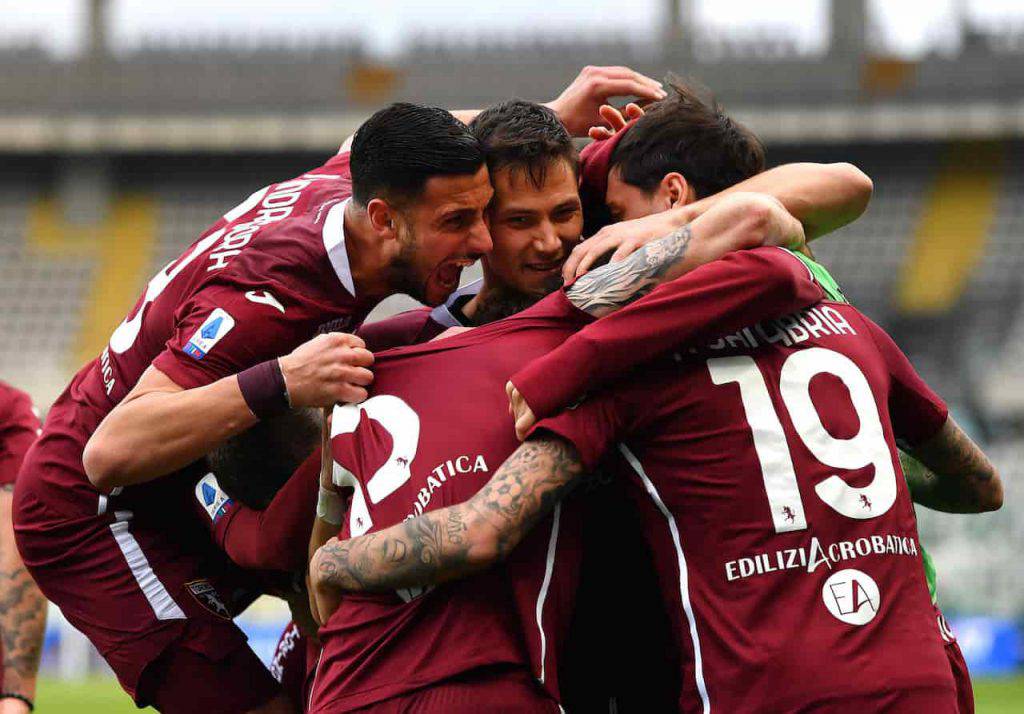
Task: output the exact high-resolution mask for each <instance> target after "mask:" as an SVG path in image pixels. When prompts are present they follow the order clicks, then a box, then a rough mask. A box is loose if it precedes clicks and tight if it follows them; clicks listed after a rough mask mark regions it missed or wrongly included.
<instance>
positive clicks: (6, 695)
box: [0, 692, 36, 712]
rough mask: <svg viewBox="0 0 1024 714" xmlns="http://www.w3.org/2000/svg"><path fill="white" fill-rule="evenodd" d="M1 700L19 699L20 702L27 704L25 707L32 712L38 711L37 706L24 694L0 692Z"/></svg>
mask: <svg viewBox="0 0 1024 714" xmlns="http://www.w3.org/2000/svg"><path fill="white" fill-rule="evenodd" d="M0 699H17V700H18V701H22V702H25V706H27V707H28V710H29V711H30V712H33V711H35V710H36V705H35V704H34V703H33V702H32V700H31V699H29V698H28V697H26V696H25V695H24V694H18V693H17V692H0Z"/></svg>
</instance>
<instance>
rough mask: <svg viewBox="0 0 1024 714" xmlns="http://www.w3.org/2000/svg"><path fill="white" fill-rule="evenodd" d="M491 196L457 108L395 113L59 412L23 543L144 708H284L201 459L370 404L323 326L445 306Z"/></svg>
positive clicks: (155, 303)
mask: <svg viewBox="0 0 1024 714" xmlns="http://www.w3.org/2000/svg"><path fill="white" fill-rule="evenodd" d="M350 164H351V170H350ZM490 195H491V188H490V183H489V182H488V178H487V169H486V166H485V165H484V163H483V154H482V153H481V151H480V148H479V144H478V142H477V141H476V139H475V138H474V137H473V136H472V135H471V134H469V132H468V131H467V130H466V129H465V127H464V125H462V124H461V123H460V122H458V121H457V120H456V119H455V118H453V117H452V116H451V115H450V114H449V113H447V112H445V111H443V110H439V109H430V108H425V107H417V106H414V105H407V104H399V105H393V106H391V107H389V108H387V109H384V110H381V111H380V112H378V113H377V114H375V115H374V116H373V117H371V118H370V119H369V120H367V122H366V123H364V124H363V126H362V127H361V128H360V130H359V132H357V134H356V136H355V138H354V140H353V142H352V149H351V153H348V152H346V153H342V154H339V155H338V156H337V157H335V158H333V159H331V161H329V162H328V163H327V164H326V165H325V166H324V167H322V168H321V169H319V170H317V171H315V172H311V173H307V174H304V175H303V176H301V177H299V178H297V179H294V180H292V181H286V182H283V183H280V184H275V185H272V186H270V187H268V188H266V189H263V190H261V191H258V192H256V193H255V194H253V196H252V197H250V198H249V199H247V200H246V201H245V202H244V203H243V204H242V205H240V206H239V207H237V208H235V209H233V210H232V211H229V212H228V213H227V214H226V215H225V217H224V218H223V219H222V220H221V221H219V222H218V223H217V224H215V225H214V226H213V227H212V228H211V229H210V231H208V233H207V234H205V235H204V236H203V237H202V238H201V239H200V240H199V241H198V242H197V243H196V244H194V245H193V246H192V247H190V248H189V249H188V250H187V251H186V252H185V253H184V254H183V255H182V257H181V258H179V259H178V260H176V261H174V262H173V263H171V264H170V265H169V266H168V267H167V268H166V269H165V270H163V271H161V272H160V273H159V274H158V275H157V276H156V277H155V278H154V279H153V280H152V281H150V283H149V286H148V287H147V289H146V292H145V294H144V295H143V296H142V297H141V298H140V300H139V302H138V303H137V304H136V306H135V308H134V309H133V310H132V312H131V313H130V314H129V316H128V317H127V318H126V319H125V321H124V322H123V323H122V324H121V325H120V326H119V327H118V328H117V329H116V330H115V331H114V334H113V335H112V337H111V340H110V344H109V346H108V347H107V348H106V349H105V350H104V352H103V354H102V355H101V356H100V357H99V358H97V359H96V360H95V361H93V362H92V363H90V364H89V365H87V366H86V367H84V368H83V369H82V370H81V371H80V372H79V373H78V375H76V377H75V378H74V380H73V381H72V383H71V385H70V386H69V387H68V389H67V390H66V391H65V392H64V394H63V395H61V397H60V398H59V399H58V400H57V402H56V404H55V405H54V407H53V408H52V409H51V412H50V415H49V418H48V420H47V424H46V427H45V428H44V431H43V434H42V436H41V438H40V441H39V444H38V446H37V448H35V449H33V451H32V453H31V454H30V455H29V457H28V458H27V459H26V462H25V465H24V468H23V470H22V476H21V478H20V479H19V483H18V486H17V489H16V491H15V499H14V500H15V504H14V507H15V532H16V537H17V540H18V546H19V550H20V551H21V553H22V556H23V557H24V559H25V564H26V566H27V567H28V568H29V571H30V572H31V573H32V574H33V577H34V578H35V579H36V582H37V583H39V586H40V589H41V590H42V591H43V593H44V594H45V595H46V596H47V597H48V598H49V599H50V600H51V601H53V602H55V603H56V604H57V605H58V606H60V607H61V609H62V610H63V612H64V614H65V615H66V616H67V617H68V619H69V621H71V623H72V624H74V625H75V626H76V627H77V628H78V629H80V630H82V631H83V632H84V633H85V634H86V635H87V636H88V637H89V638H90V640H91V641H92V642H93V643H94V644H95V645H96V646H97V648H98V649H99V651H100V652H101V654H102V655H103V656H104V658H105V659H106V660H107V662H108V663H109V664H110V665H111V667H112V668H113V669H114V671H115V673H116V674H117V675H118V679H119V681H120V683H121V685H122V686H123V687H124V688H125V690H126V691H128V692H129V693H130V694H131V695H132V696H133V697H134V698H135V699H136V702H137V703H139V704H147V703H153V704H154V705H156V706H157V707H158V708H160V709H162V710H163V711H184V710H192V709H194V708H195V707H197V706H200V707H206V706H208V707H211V708H213V710H216V708H217V707H221V708H223V707H224V706H227V705H226V704H225V703H226V702H231V704H230V708H231V709H232V710H234V711H247V710H254V711H264V710H266V711H283V710H287V709H288V707H287V703H286V702H285V701H284V700H283V699H282V698H281V697H280V696H279V695H278V692H277V685H276V682H274V681H273V680H272V678H270V676H269V674H267V673H266V670H265V668H264V667H263V666H262V665H261V664H260V663H259V661H258V660H257V659H256V657H255V655H254V654H253V653H252V651H251V650H250V649H249V648H248V647H247V646H246V645H245V639H244V636H243V635H242V633H241V632H240V631H239V630H238V629H237V628H236V627H235V626H234V625H233V624H232V623H231V622H230V620H229V619H225V611H227V613H228V615H230V610H231V608H230V606H229V605H230V603H228V602H227V600H228V599H229V598H228V593H224V592H220V591H219V590H218V589H217V587H216V585H215V583H214V582H213V580H214V579H215V578H214V577H213V576H212V575H210V573H212V572H219V571H220V569H219V566H217V568H212V567H211V566H208V565H207V564H206V563H205V562H204V561H205V559H206V554H205V552H203V549H202V548H201V547H200V546H199V545H198V544H197V543H196V542H194V541H195V540H196V539H197V538H198V533H197V534H196V536H195V538H193V537H192V536H191V535H190V534H188V533H185V532H183V531H184V528H183V525H182V520H181V518H182V514H187V513H191V506H190V501H191V498H192V488H193V485H194V483H195V481H196V479H197V478H198V477H199V476H201V475H202V473H204V472H202V471H198V470H197V469H196V468H195V467H190V466H189V465H190V464H191V463H192V462H194V461H195V460H196V459H197V458H199V457H201V456H202V455H203V454H205V453H206V452H208V451H209V450H210V449H211V448H212V447H214V446H215V445H216V444H217V443H219V442H221V441H223V440H224V439H225V438H226V437H228V436H230V435H232V434H233V433H237V432H239V431H241V430H242V429H244V428H246V427H248V426H251V425H252V424H253V423H255V421H256V420H257V418H259V417H266V416H269V415H273V414H276V413H279V412H283V411H285V410H287V409H288V408H289V407H303V406H322V405H328V404H333V403H335V402H337V401H346V400H359V399H361V398H363V397H364V396H365V385H367V384H368V383H369V381H370V378H371V375H370V372H369V370H367V369H366V367H367V366H369V364H370V362H371V361H372V355H370V353H369V352H367V351H366V350H364V349H363V348H362V342H361V341H360V340H358V339H356V338H354V337H352V336H350V335H343V334H338V333H333V334H328V335H321V336H319V337H315V338H314V337H313V336H314V335H315V334H316V332H317V330H318V328H320V327H321V326H324V325H325V323H329V324H328V325H327V326H328V327H329V329H332V330H346V329H347V330H350V331H351V330H353V329H354V328H355V327H356V326H357V325H358V324H359V322H360V321H361V320H362V318H363V317H364V316H365V314H366V312H367V311H368V310H369V309H370V308H372V306H373V305H374V303H375V302H376V301H377V300H379V299H380V298H382V297H385V296H386V295H388V294H391V293H392V292H397V291H408V292H411V293H413V294H415V295H419V296H421V297H423V298H424V299H425V300H427V301H428V302H435V303H436V302H439V301H442V300H443V299H444V298H445V297H446V296H447V294H448V292H450V291H451V290H452V289H454V288H455V287H456V285H457V282H458V277H459V273H460V271H461V268H462V266H464V265H466V264H468V263H469V262H471V261H472V260H473V259H475V258H476V257H478V255H479V254H481V253H483V252H486V250H488V249H489V247H490V238H489V235H488V233H487V229H486V226H485V225H484V223H483V210H484V208H485V207H486V204H487V201H488V200H489V198H490ZM350 196H351V198H352V200H349V198H350ZM311 338H312V339H311ZM307 340H309V342H307ZM303 343H305V344H303ZM289 351H291V353H290V354H288V353H289ZM280 354H285V355H286V356H285V357H282V358H281V359H280V361H279V360H278V359H277V355H280ZM236 373H238V374H237V375H236ZM87 440H88V441H89V446H88V447H86V441H87ZM83 452H84V453H83ZM83 462H84V468H83ZM180 469H185V471H184V472H179V473H177V474H176V475H175V476H174V477H173V478H170V479H159V480H153V479H156V478H157V477H158V476H161V475H163V474H167V473H171V472H175V471H178V470H180ZM86 474H88V477H87V476H86ZM142 482H146V483H142ZM172 534H173V535H172ZM183 682H188V685H187V686H183V684H182V683H183Z"/></svg>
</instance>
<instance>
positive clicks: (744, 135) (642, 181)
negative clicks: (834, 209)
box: [610, 76, 765, 198]
mask: <svg viewBox="0 0 1024 714" xmlns="http://www.w3.org/2000/svg"><path fill="white" fill-rule="evenodd" d="M665 84H666V85H667V87H668V92H669V95H668V97H667V98H665V99H662V100H661V101H659V102H656V103H654V104H651V105H650V106H649V107H647V111H646V113H645V114H644V115H643V116H642V117H641V118H640V120H639V121H637V123H636V124H634V125H633V126H632V127H630V128H629V130H628V131H627V132H626V134H625V136H623V137H622V140H621V141H620V142H619V143H618V145H617V146H616V147H615V150H614V151H613V152H612V155H611V161H610V168H616V167H617V168H618V170H619V175H620V176H621V177H622V180H623V181H625V182H626V183H628V184H631V185H633V186H636V187H637V188H640V189H642V190H644V191H647V192H650V191H653V190H654V189H655V188H657V186H658V184H659V183H661V180H662V179H663V178H665V175H666V174H670V173H672V172H676V173H680V174H682V175H683V176H684V177H685V178H686V181H687V182H688V183H689V184H690V186H692V187H693V190H694V192H695V193H696V194H697V198H704V197H705V196H710V195H711V194H713V193H718V192H719V191H721V190H723V189H726V188H728V187H729V186H732V185H734V184H736V183H739V182H740V181H743V180H744V179H748V178H750V177H751V176H753V175H754V174H758V173H760V172H761V171H764V162H765V158H764V146H763V145H762V144H761V140H760V139H758V138H757V137H756V136H755V135H754V134H753V132H751V131H750V130H749V129H747V128H746V127H745V126H743V125H742V124H740V123H738V122H736V121H734V120H733V119H731V118H729V116H728V115H726V113H725V112H724V111H723V110H722V107H721V106H719V104H718V103H717V102H716V101H715V100H714V98H713V97H712V96H711V95H710V93H709V92H707V91H706V90H703V91H702V92H701V93H702V94H707V98H706V99H704V98H702V97H701V96H700V94H698V91H697V90H695V89H694V88H692V87H691V86H688V85H686V84H684V83H683V82H682V81H680V80H679V79H678V78H676V77H671V76H670V77H669V78H668V79H667V80H666V82H665Z"/></svg>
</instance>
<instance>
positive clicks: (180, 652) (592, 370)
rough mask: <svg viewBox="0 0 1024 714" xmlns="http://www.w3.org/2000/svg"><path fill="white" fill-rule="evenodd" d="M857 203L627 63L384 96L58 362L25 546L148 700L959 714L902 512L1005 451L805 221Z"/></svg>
mask: <svg viewBox="0 0 1024 714" xmlns="http://www.w3.org/2000/svg"><path fill="white" fill-rule="evenodd" d="M622 96H632V97H635V98H637V100H638V103H636V104H629V105H627V106H626V107H624V108H623V109H621V110H619V109H616V108H613V107H612V106H611V105H609V104H607V101H608V100H609V98H610V97H622ZM641 105H643V106H642V107H641ZM588 133H589V135H590V137H591V138H592V139H594V141H593V142H592V143H590V144H589V145H588V146H587V147H586V148H585V149H583V151H582V153H579V154H578V153H577V150H576V148H575V145H574V143H573V137H580V136H586V135H587V134H588ZM871 191H872V184H871V181H870V180H869V179H868V178H867V177H866V176H865V175H864V174H863V173H861V172H860V171H859V170H858V169H856V168H855V167H853V166H851V165H850V164H845V163H835V164H809V163H807V164H789V165H783V166H779V167H777V168H773V169H770V170H765V153H764V149H763V147H762V145H761V143H760V142H759V140H758V139H757V137H756V136H755V135H754V134H753V133H751V132H750V131H749V130H748V129H747V128H745V127H744V126H742V125H740V124H739V123H737V122H736V121H734V120H732V119H731V118H730V117H729V116H727V115H726V114H725V113H724V112H723V110H722V109H721V108H720V107H719V106H718V105H717V104H715V103H714V102H713V101H712V100H710V99H708V98H705V97H703V96H701V95H700V94H699V93H698V92H695V91H694V90H692V89H691V88H689V87H687V86H685V85H683V84H682V83H679V82H677V81H670V82H667V83H666V84H665V85H662V84H661V83H659V82H656V81H654V80H652V79H650V78H648V77H645V76H643V75H641V74H638V73H636V72H634V71H632V70H630V69H628V68H625V67H588V68H586V69H584V70H583V72H582V73H581V74H580V75H579V77H577V78H576V80H575V81H574V82H573V83H572V84H571V85H569V87H568V88H567V89H566V90H565V92H563V93H562V95H560V96H559V97H558V98H557V99H555V100H553V101H552V102H549V103H548V104H546V105H542V104H535V103H532V102H527V101H522V100H509V101H504V102H502V103H499V104H496V105H494V106H492V107H490V108H487V109H484V110H482V111H476V110H473V111H455V112H450V111H447V110H442V109H437V108H432V107H425V106H418V105H413V104H404V103H399V104H393V105H391V106H388V107H386V108H384V109H381V110H380V111H378V112H377V113H375V114H374V115H373V116H372V117H370V118H369V119H368V120H366V122H365V123H363V124H362V126H361V127H360V128H359V129H358V131H357V132H356V133H355V135H354V136H353V137H352V138H351V139H350V140H348V141H346V142H345V143H344V144H343V145H342V147H341V150H340V151H339V153H337V154H336V155H335V156H332V157H331V158H330V159H329V160H327V162H326V163H324V164H323V165H322V166H320V167H318V168H315V169H313V170H311V171H309V172H306V173H304V174H301V175H300V176H298V177H296V178H293V179H290V180H286V181H282V182H280V183H275V184H272V185H270V186H267V187H265V188H262V189H260V190H258V191H256V192H255V193H253V194H252V195H251V196H249V197H248V198H246V199H245V200H244V201H242V202H241V203H240V204H239V205H237V206H236V207H234V208H232V209H231V210H229V211H227V213H225V214H224V215H223V217H222V218H220V219H219V220H218V221H217V222H216V223H214V224H213V225H212V226H210V228H209V229H208V230H207V231H206V232H204V233H203V234H202V235H201V236H200V237H199V239H198V240H197V241H196V242H195V243H193V244H192V245H191V246H189V247H188V248H187V249H185V251H184V252H183V253H182V254H181V256H180V257H179V258H177V259H176V260H174V261H173V262H171V263H170V264H168V265H167V266H166V267H165V268H164V269H163V270H162V271H160V272H159V273H157V275H156V276H155V277H153V278H152V280H150V282H149V283H148V285H147V287H146V289H145V291H144V293H143V294H142V295H141V296H140V297H139V299H138V301H137V303H136V304H135V306H134V307H133V308H131V310H130V311H129V312H128V313H127V317H126V318H125V320H124V321H123V322H122V323H121V325H120V326H119V327H118V328H117V329H116V330H115V331H114V333H113V334H112V336H111V338H110V341H109V344H108V345H107V347H106V349H104V351H103V352H102V354H101V355H99V356H98V357H97V358H96V359H95V360H94V361H92V362H90V363H89V364H87V365H85V366H84V367H83V368H82V369H81V370H80V371H79V372H78V373H77V374H76V375H75V377H74V379H73V380H72V381H71V383H70V384H69V385H68V387H67V388H66V390H65V391H64V392H63V394H61V396H60V397H59V398H58V399H57V401H56V402H55V404H54V405H53V406H52V407H51V408H50V410H49V413H48V415H47V419H46V422H45V425H44V426H43V429H42V434H41V436H40V437H39V439H38V440H37V441H36V443H35V445H34V446H32V448H31V449H30V450H29V451H28V454H27V455H26V456H25V459H24V462H23V464H22V466H21V469H20V471H19V472H18V477H17V483H16V487H15V489H14V497H13V520H14V528H15V534H16V540H17V546H18V550H19V551H20V554H21V557H22V558H23V560H24V564H25V566H26V567H27V569H28V571H29V572H30V573H31V575H32V577H33V579H34V580H35V582H36V583H37V584H38V587H39V589H40V590H41V591H42V593H43V594H44V595H45V596H46V598H48V599H49V600H50V601H52V602H54V603H56V604H57V605H58V606H59V607H60V608H61V610H62V611H63V613H64V615H65V616H66V617H67V619H68V620H69V621H70V622H71V624H73V625H74V626H75V627H76V628H78V629H79V630H81V631H82V632H83V633H84V634H85V635H86V636H87V637H88V638H89V639H90V641H91V642H92V643H93V644H94V645H95V646H96V647H97V649H98V650H99V652H100V653H101V654H102V655H103V657H104V658H105V660H106V661H107V662H108V663H109V665H110V666H111V668H112V669H113V670H114V672H115V673H116V675H117V678H118V680H119V682H120V684H121V686H122V687H123V688H124V689H125V691H126V692H128V693H129V694H130V695H131V696H132V697H133V698H134V700H135V702H136V703H137V704H139V705H140V706H143V705H152V706H154V707H156V708H157V709H158V710H160V711H164V712H193V711H203V712H219V711H223V712H292V711H311V712H355V711H358V712H382V713H384V712H438V713H440V712H444V713H446V714H449V713H454V714H458V713H461V712H467V713H468V712H557V711H560V710H564V711H570V712H592V711H593V712H598V711H618V712H664V711H680V712H704V713H707V712H712V711H714V712H723V713H730V714H734V713H742V712H780V713H781V712H805V711H806V712H811V711H814V712H857V713H858V714H863V713H864V712H897V713H903V712H906V713H908V714H910V713H914V714H918V713H920V712H936V713H940V712H965V711H972V710H973V703H972V695H971V690H970V680H969V678H968V675H967V670H966V666H965V665H964V662H963V658H962V656H961V654H960V651H959V648H958V647H957V644H956V640H955V638H954V637H953V636H952V633H951V632H950V630H949V628H948V626H947V625H946V624H945V621H944V620H943V618H942V616H941V614H940V613H939V611H938V609H937V607H936V605H935V592H934V574H933V570H932V569H930V567H929V566H928V562H927V556H926V554H925V552H924V551H923V549H922V547H921V544H920V543H919V541H918V535H917V528H916V521H915V516H914V506H913V503H912V499H913V501H914V502H916V503H918V504H920V505H922V506H925V507H929V508H935V509H938V510H947V511H956V512H972V511H981V510H991V509H993V508H998V507H999V506H1000V504H1001V501H1002V491H1001V485H1000V481H999V477H998V475H997V474H996V473H995V470H994V469H993V467H992V465H991V463H990V462H989V461H988V459H987V458H986V457H985V456H984V454H982V452H981V451H980V450H979V449H978V447H977V446H976V445H975V444H974V443H973V442H972V441H971V440H970V439H969V438H968V437H967V436H966V435H965V434H964V433H963V432H962V431H961V430H960V428H959V427H958V426H957V425H956V423H955V422H954V421H953V420H952V419H951V418H950V416H949V413H948V409H947V407H946V405H945V404H944V403H943V401H942V400H941V398H940V397H939V396H938V395H936V394H935V393H934V392H933V391H932V390H931V389H930V388H929V387H928V386H927V385H926V384H925V383H924V382H923V381H922V380H921V378H920V377H919V376H918V374H917V373H916V372H915V370H914V369H913V367H912V366H911V364H910V363H909V361H908V360H907V358H906V357H905V356H904V355H903V354H902V352H901V351H900V350H899V348H898V347H897V346H896V345H895V343H894V342H893V341H892V340H891V338H889V337H888V335H886V333H885V332H884V331H882V330H881V329H880V328H879V327H878V326H877V325H875V324H874V323H873V322H872V321H871V320H870V319H869V318H868V317H866V316H864V315H863V314H861V313H860V312H858V310H857V309H856V308H855V307H853V306H852V305H851V304H850V303H849V302H848V301H847V300H846V298H845V296H844V294H843V292H842V290H841V289H840V287H839V286H838V284H837V283H836V282H835V281H834V280H833V279H832V277H831V276H830V275H829V273H828V272H827V270H826V269H825V268H824V267H823V266H821V265H820V264H819V263H817V262H816V261H815V260H814V259H813V257H812V255H811V253H810V251H809V249H808V248H807V243H808V241H810V240H811V239H815V238H819V237H821V236H823V235H826V234H828V233H830V232H832V231H834V230H835V229H836V228H839V227H841V226H843V225H845V224H847V223H849V222H850V221H853V220H855V219H856V218H857V217H858V216H859V215H860V214H861V213H862V212H863V211H864V209H865V208H866V206H867V203H868V201H869V199H870V195H871ZM583 236H587V239H586V240H581V237H583ZM477 260H479V261H481V263H482V267H483V278H482V280H480V281H477V282H474V283H470V284H468V285H465V286H462V287H460V278H461V273H462V269H463V268H465V267H467V266H469V265H471V264H473V263H474V262H476V261H477ZM398 293H404V294H407V295H410V296H412V297H414V298H416V299H418V300H419V301H421V302H422V303H424V304H425V305H427V307H424V308H420V309H415V310H412V311H409V312H405V313H402V314H399V315H397V316H394V317H391V318H388V319H385V320H382V321H379V322H373V323H367V324H363V320H364V318H365V317H366V316H367V314H368V313H369V312H370V311H371V310H372V309H373V307H374V306H375V305H376V304H377V303H379V302H380V301H381V300H383V299H384V298H386V297H388V296H390V295H394V294H398ZM897 444H898V446H897ZM901 458H902V459H904V460H905V461H906V463H907V464H911V463H912V464H913V465H914V468H913V469H909V468H905V467H904V466H903V465H902V464H901ZM904 472H906V476H905V475H904ZM926 572H927V574H926ZM262 594H271V595H275V596H278V597H281V598H284V599H286V600H287V601H288V603H289V605H290V607H291V610H292V613H293V618H294V620H293V622H292V623H291V624H290V625H289V626H288V628H287V630H286V631H285V633H284V634H283V635H282V638H281V642H280V643H279V646H278V652H277V653H276V655H275V659H274V661H273V663H272V667H271V670H270V671H268V670H267V669H266V668H265V667H264V666H263V665H262V664H261V663H260V661H259V660H258V659H257V657H256V655H255V654H254V653H253V652H252V650H251V649H250V648H249V646H248V645H247V643H246V639H245V636H244V635H243V634H242V632H241V630H239V629H238V627H237V626H236V625H235V624H234V623H233V621H232V618H233V617H234V616H235V615H237V614H238V613H239V612H240V611H241V610H243V609H244V608H245V607H246V606H248V605H249V604H250V603H251V602H252V601H253V600H254V599H255V598H256V597H258V596H259V595H262ZM17 699H18V701H19V702H25V703H27V702H28V699H27V697H24V696H22V697H18V698H17Z"/></svg>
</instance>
